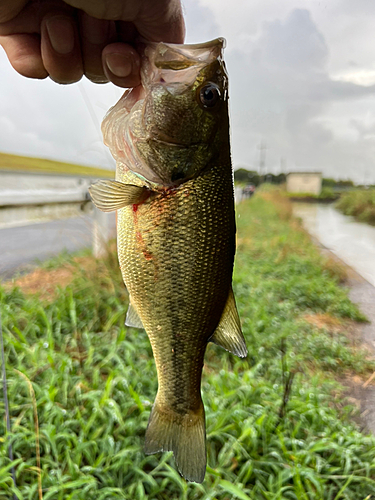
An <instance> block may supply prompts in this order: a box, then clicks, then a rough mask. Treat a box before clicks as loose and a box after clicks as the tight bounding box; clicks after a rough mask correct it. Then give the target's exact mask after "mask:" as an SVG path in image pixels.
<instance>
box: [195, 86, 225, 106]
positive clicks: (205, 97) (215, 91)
mask: <svg viewBox="0 0 375 500" xmlns="http://www.w3.org/2000/svg"><path fill="white" fill-rule="evenodd" d="M220 98H221V93H220V89H219V87H218V86H217V85H216V84H215V83H207V84H206V85H204V86H203V87H201V88H200V89H199V101H200V103H201V104H202V105H203V107H204V108H213V107H214V106H215V105H216V104H217V103H218V102H219V101H220Z"/></svg>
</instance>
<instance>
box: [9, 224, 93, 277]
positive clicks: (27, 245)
mask: <svg viewBox="0 0 375 500" xmlns="http://www.w3.org/2000/svg"><path fill="white" fill-rule="evenodd" d="M91 244H92V217H91V216H88V215H85V216H83V217H78V218H74V219H64V220H55V221H51V222H44V223H39V224H31V225H28V226H22V227H13V228H5V229H1V230H0V280H1V279H7V278H10V277H11V276H12V275H13V274H14V273H15V272H16V271H17V272H18V271H22V270H26V269H29V268H30V267H31V266H32V264H33V263H35V262H36V261H37V260H40V261H43V260H46V259H48V258H50V257H52V256H54V255H57V254H59V253H60V252H62V251H63V250H64V249H66V250H68V251H69V252H73V251H76V250H79V249H81V248H85V247H88V246H91Z"/></svg>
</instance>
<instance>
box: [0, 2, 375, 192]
mask: <svg viewBox="0 0 375 500" xmlns="http://www.w3.org/2000/svg"><path fill="white" fill-rule="evenodd" d="M184 6H185V14H186V24H187V42H188V43H197V42H203V41H207V40H209V39H212V38H216V37H218V36H224V37H225V38H226V39H227V48H226V51H225V59H226V62H227V67H228V71H229V79H230V80H229V82H230V107H231V124H232V153H233V164H234V167H235V168H238V167H240V166H242V167H245V168H249V169H254V170H256V169H257V168H258V166H259V153H260V151H259V147H260V145H261V144H263V147H264V148H265V155H266V168H267V171H270V172H275V173H278V172H280V169H281V168H282V169H283V170H284V171H293V170H318V171H322V172H323V173H324V175H325V176H333V177H336V178H339V177H340V178H348V177H349V178H353V179H354V180H356V181H357V182H361V183H362V182H370V181H371V182H375V36H374V33H375V2H372V1H370V0H356V1H355V2H354V1H353V0H326V1H319V0H282V1H280V0H257V1H255V0H254V1H253V0H230V1H228V0H225V1H224V0H185V2H184ZM0 75H1V79H0V151H4V152H10V153H19V154H25V155H30V156H40V157H45V158H53V159H57V160H63V161H71V162H75V163H82V164H88V165H97V166H101V167H105V168H113V167H114V163H113V162H112V160H111V158H110V156H109V154H108V152H107V151H106V148H105V147H104V146H103V144H102V140H101V133H100V122H101V120H102V118H103V115H104V113H105V112H106V111H107V110H108V108H109V107H110V106H112V105H113V104H115V102H116V101H117V100H118V98H119V97H120V96H121V94H122V92H123V90H122V89H119V88H116V87H115V86H113V85H112V84H107V85H94V84H91V83H90V82H88V81H87V80H84V79H83V80H82V81H81V82H79V83H78V84H74V85H69V86H59V85H57V84H55V83H53V82H51V81H49V80H44V81H33V80H28V79H26V78H23V77H21V76H19V75H18V74H17V73H16V72H15V71H14V70H12V69H11V67H10V65H9V62H8V60H7V58H6V56H5V54H4V53H3V52H2V51H1V49H0Z"/></svg>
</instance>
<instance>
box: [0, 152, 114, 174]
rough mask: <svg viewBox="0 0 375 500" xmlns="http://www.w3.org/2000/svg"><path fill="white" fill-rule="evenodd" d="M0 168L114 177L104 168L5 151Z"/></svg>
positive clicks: (0, 159) (0, 155)
mask: <svg viewBox="0 0 375 500" xmlns="http://www.w3.org/2000/svg"><path fill="white" fill-rule="evenodd" d="M0 170H14V171H22V172H28V171H30V172H40V173H54V174H71V175H87V176H91V177H92V176H94V177H110V178H112V177H114V172H113V171H111V170H107V169H104V168H95V167H87V166H84V165H76V164H73V163H64V162H60V161H55V160H47V159H43V158H30V157H27V156H17V155H12V154H7V153H0Z"/></svg>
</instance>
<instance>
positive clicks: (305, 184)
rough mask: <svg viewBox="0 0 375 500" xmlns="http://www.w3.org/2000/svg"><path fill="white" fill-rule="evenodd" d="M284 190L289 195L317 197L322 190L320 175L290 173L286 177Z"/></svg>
mask: <svg viewBox="0 0 375 500" xmlns="http://www.w3.org/2000/svg"><path fill="white" fill-rule="evenodd" d="M286 190H287V191H288V192H289V193H308V194H315V195H319V194H320V192H321V190H322V173H321V172H290V173H289V174H287V176H286Z"/></svg>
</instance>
